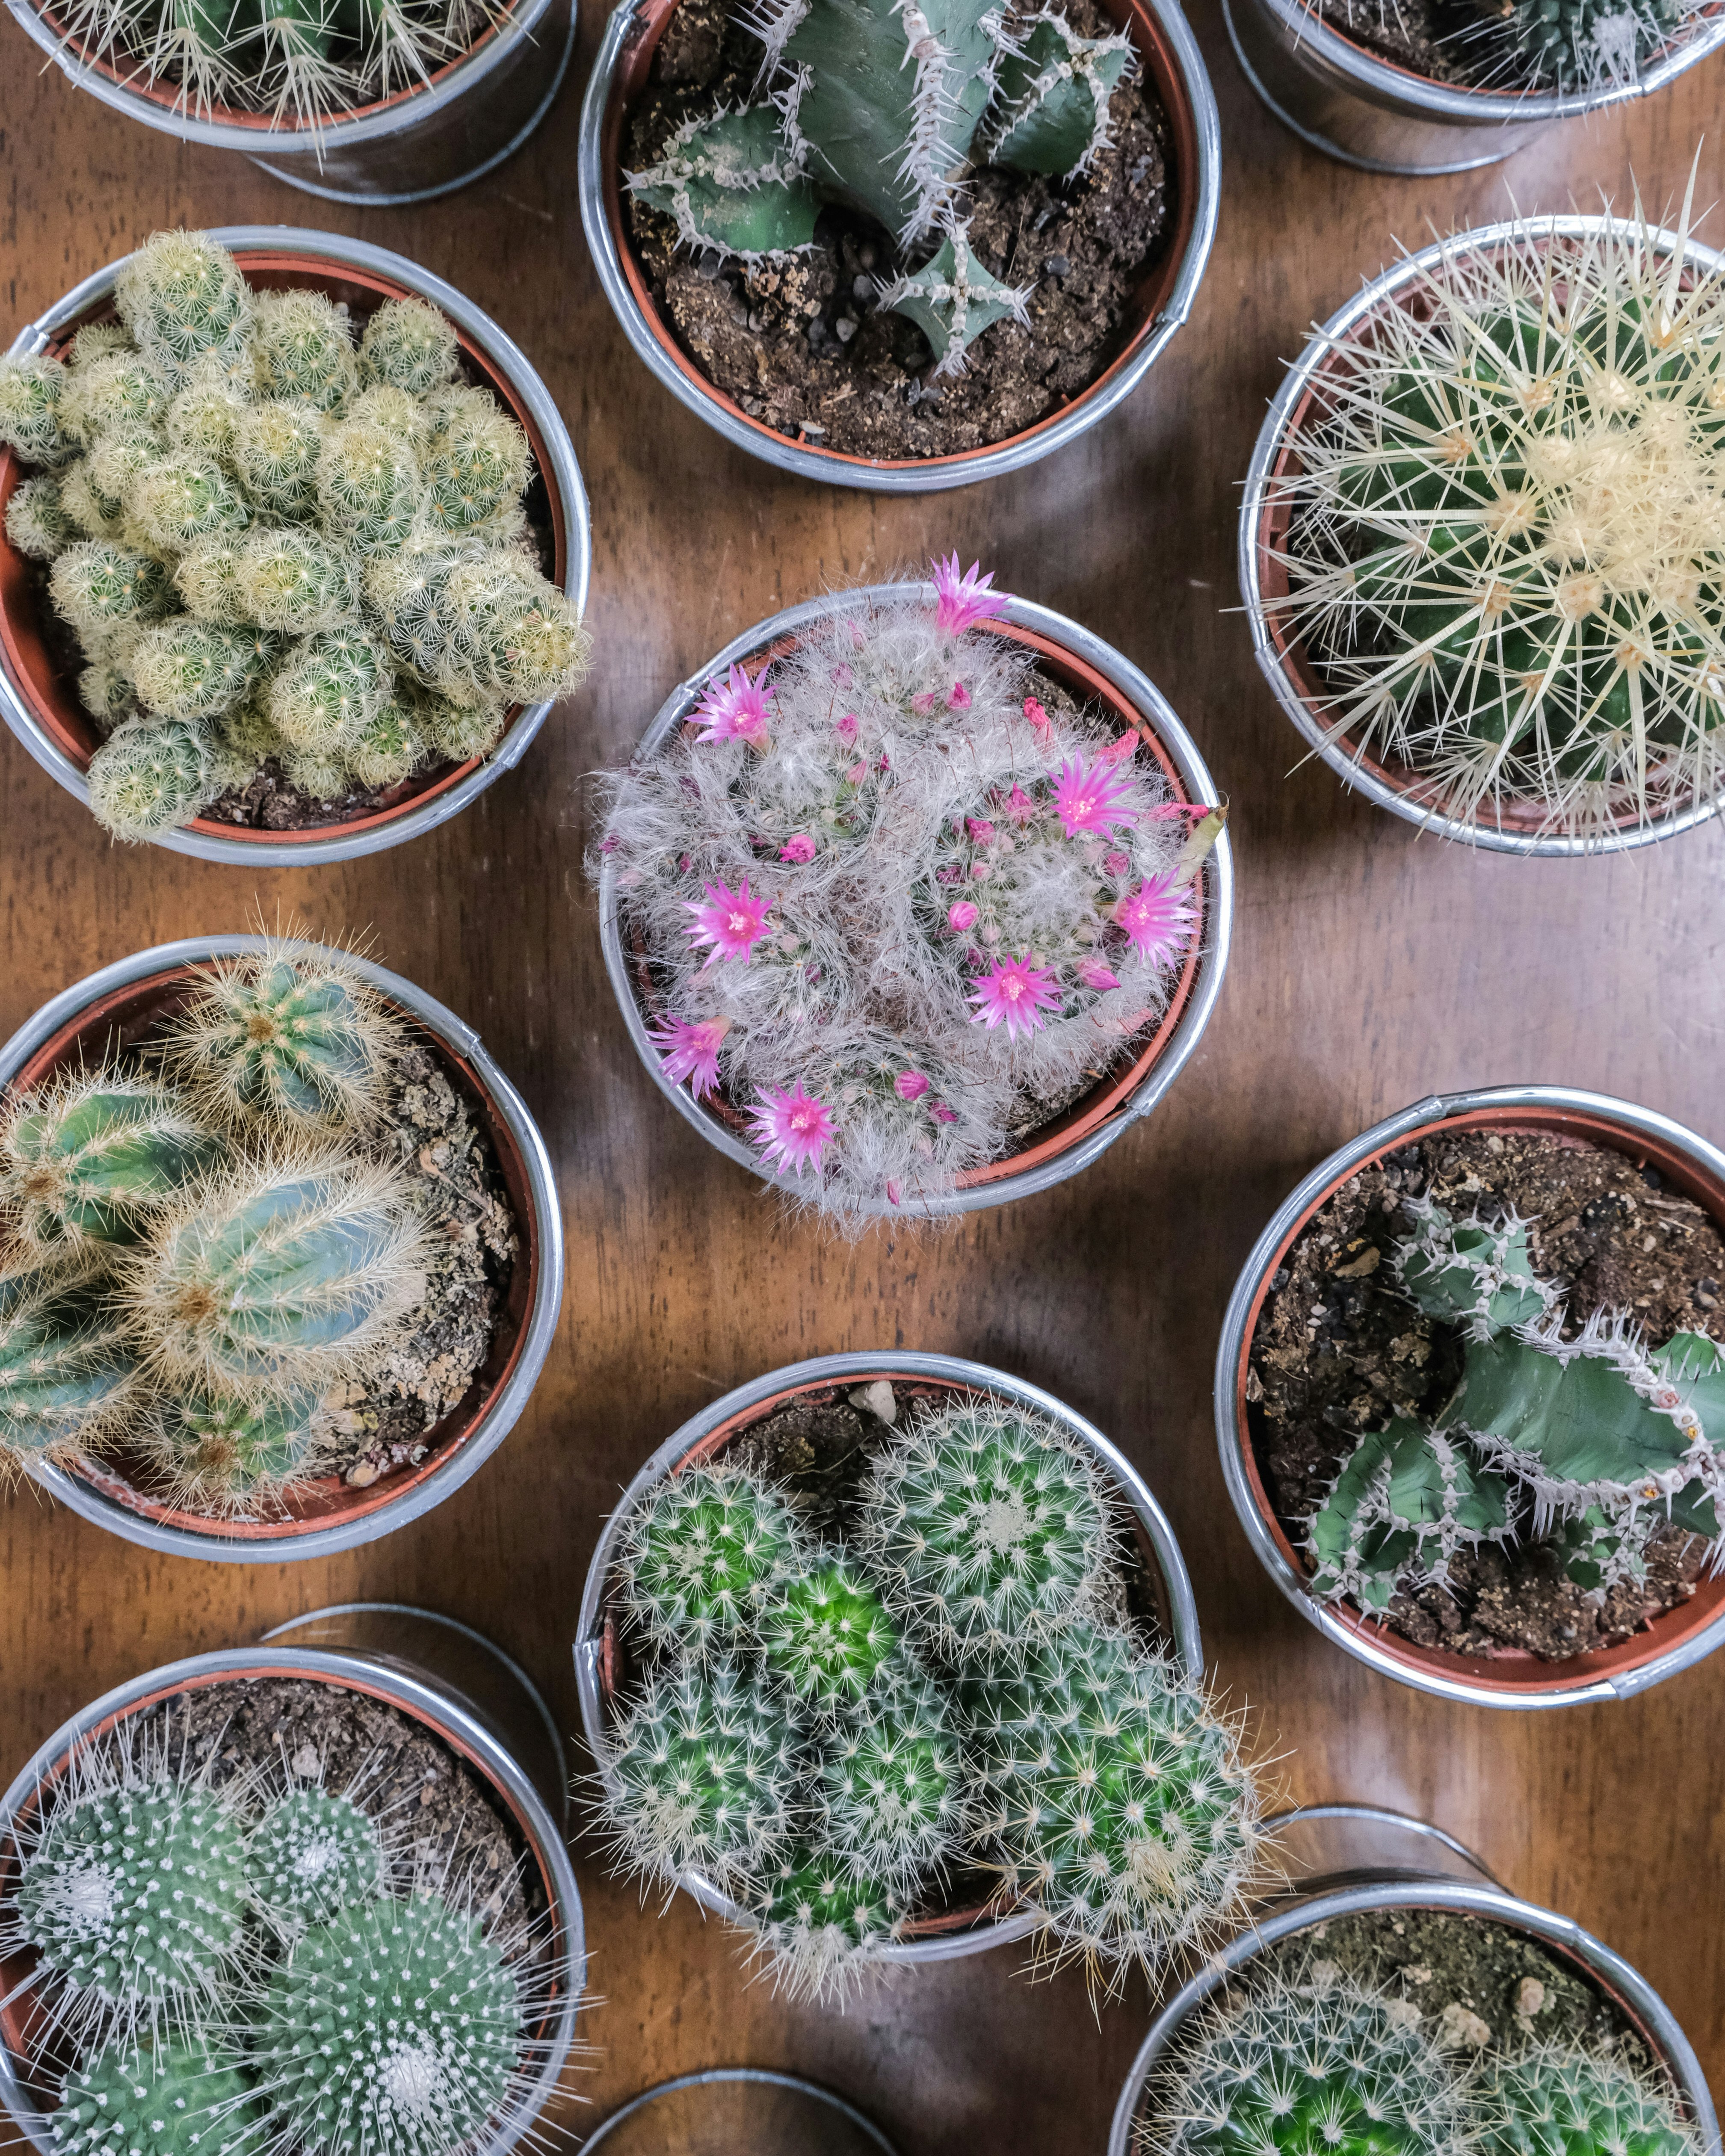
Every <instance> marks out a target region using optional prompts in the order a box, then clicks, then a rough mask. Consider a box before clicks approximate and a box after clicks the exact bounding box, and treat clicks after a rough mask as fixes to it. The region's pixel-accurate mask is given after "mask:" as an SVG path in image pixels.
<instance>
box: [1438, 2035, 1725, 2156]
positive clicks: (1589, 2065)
mask: <svg viewBox="0 0 1725 2156" xmlns="http://www.w3.org/2000/svg"><path fill="white" fill-rule="evenodd" d="M1479 2116H1480V2123H1481V2137H1480V2142H1479V2147H1480V2149H1481V2156H1695V2151H1696V2150H1697V2148H1698V2146H1699V2143H1698V2140H1697V2135H1696V2133H1695V2129H1694V2128H1693V2127H1692V2126H1691V2125H1689V2124H1688V2123H1686V2121H1685V2120H1684V2119H1682V2118H1681V2117H1679V2116H1678V2113H1677V2111H1676V2107H1675V2106H1674V2105H1673V2103H1672V2102H1671V2089H1670V2087H1669V2086H1668V2084H1667V2083H1666V2082H1665V2080H1664V2078H1663V2076H1658V2077H1656V2076H1652V2075H1649V2074H1644V2073H1637V2072H1635V2071H1632V2070H1631V2069H1630V2067H1629V2066H1626V2065H1625V2063H1624V2062H1623V2061H1621V2060H1620V2059H1614V2058H1610V2057H1609V2056H1604V2055H1603V2054H1599V2053H1593V2052H1589V2051H1579V2050H1574V2049H1571V2048H1569V2047H1568V2046H1563V2045H1553V2044H1535V2045H1532V2046H1529V2047H1528V2048H1527V2050H1526V2051H1519V2052H1517V2053H1516V2054H1515V2056H1513V2057H1511V2058H1498V2059H1496V2060H1494V2061H1492V2065H1491V2071H1490V2072H1489V2074H1488V2076H1486V2079H1485V2081H1484V2082H1483V2084H1482V2086H1481V2091H1480V2097H1479Z"/></svg>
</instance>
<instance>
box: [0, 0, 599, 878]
mask: <svg viewBox="0 0 1725 2156" xmlns="http://www.w3.org/2000/svg"><path fill="white" fill-rule="evenodd" d="M417 3H418V0H408V8H409V12H411V9H412V6H413V5H414V4H417ZM185 4H186V6H187V8H188V9H190V11H191V13H192V14H193V15H197V16H198V17H200V18H201V15H202V12H203V0H185ZM397 4H398V0H388V7H387V8H386V7H381V6H379V7H376V8H374V0H355V5H356V10H357V12H362V13H372V12H377V13H390V12H392V11H393V10H396V9H397ZM264 13H265V14H266V15H270V16H272V18H276V17H279V18H280V19H279V21H277V22H276V24H275V29H273V30H272V31H271V32H270V34H271V35H272V36H273V35H276V34H278V33H279V34H280V36H282V37H284V38H285V37H287V36H288V34H289V30H290V21H289V18H290V17H292V18H295V20H297V21H298V22H299V31H298V32H297V33H295V34H303V35H307V36H310V35H312V33H313V29H314V28H315V26H313V25H312V23H311V16H310V15H309V14H307V13H305V9H304V8H303V6H302V5H301V0H280V5H279V6H277V5H275V0H271V4H270V6H269V7H266V8H265V9H264ZM327 29H328V26H327V25H325V26H324V27H323V28H321V29H317V30H316V36H321V37H322V36H326V33H327ZM260 34H261V33H260ZM313 41H314V43H315V42H316V38H315V37H314V40H313ZM116 296H117V300H118V304H119V306H120V311H121V316H122V321H121V323H120V324H118V325H95V326H92V327H90V328H87V329H85V330H82V331H80V332H79V333H78V336H77V338H76V340H75V341H74V346H73V350H72V355H71V357H70V360H69V362H65V363H63V362H61V361H59V359H55V358H52V357H49V358H46V359H42V360H34V359H32V360H5V361H0V439H4V440H7V441H9V442H10V443H11V444H13V447H14V448H15V449H18V454H19V455H20V456H21V457H22V458H23V459H25V460H27V461H28V462H29V463H31V464H33V465H40V466H43V467H45V469H44V470H40V471H39V472H38V473H37V475H35V476H34V477H33V478H31V479H30V480H27V481H26V482H25V483H24V485H23V486H21V487H19V488H18V490H16V491H15V493H14V495H13V506H11V507H10V508H9V509H8V527H7V529H8V538H9V540H10V542H11V543H12V544H13V546H14V547H18V548H19V549H20V550H21V551H23V552H26V553H28V554H30V555H31V556H33V557H35V558H38V559H40V560H43V561H44V562H48V563H49V591H50V593H51V596H52V598H53V601H54V606H55V608H56V609H57V611H58V612H59V613H60V614H61V615H62V616H63V617H64V619H65V620H66V621H67V622H68V624H69V625H70V626H71V628H72V629H74V631H75V632H76V634H77V635H78V638H79V639H80V643H81V644H82V646H83V649H84V653H85V658H86V659H87V660H88V661H89V665H88V666H87V668H86V670H85V674H84V675H83V677H82V679H81V680H80V696H82V698H83V701H84V702H85V707H86V709H88V710H89V711H90V713H91V715H92V716H94V717H95V719H96V721H98V726H99V728H100V731H101V733H102V734H103V735H104V736H105V737H106V738H105V739H104V741H103V742H102V744H101V746H100V747H99V748H98V749H97V750H96V752H95V757H94V759H93V762H92V766H91V771H90V801H91V806H92V808H94V810H95V813H96V814H97V815H98V817H99V818H100V819H101V820H102V821H103V822H104V823H105V824H106V825H107V826H108V828H109V829H110V830H112V831H113V832H114V833H115V834H116V836H118V837H122V838H126V839H148V838H151V837H153V836H155V835H157V834H159V833H160V832H162V831H164V830H167V829H172V828H174V827H176V826H177V825H179V824H184V823H186V822H187V821H189V820H190V819H192V818H193V817H194V816H196V815H197V814H199V812H200V811H201V810H203V808H207V807H208V805H209V804H210V803H212V802H213V800H214V799H215V798H217V796H218V795H219V794H220V793H223V791H224V790H226V789H227V788H229V787H231V786H234V785H243V784H244V783H245V782H246V781H247V780H248V779H249V778H250V777H251V775H252V773H253V772H254V770H255V768H256V766H257V763H258V762H259V761H260V760H261V759H262V758H264V757H275V759H276V760H277V761H278V762H280V765H281V767H282V768H283V770H284V772H285V774H286V776H287V777H288V778H289V780H290V783H293V784H296V785H298V786H299V787H300V789H301V791H302V792H305V793H309V794H311V796H312V797H313V798H315V799H316V800H318V801H320V802H322V801H332V802H333V801H337V800H340V799H341V798H343V797H344V796H346V795H347V794H348V793H352V792H353V791H354V790H355V789H356V788H357V789H363V790H377V789H382V788H388V787H392V786H395V785H398V784H400V783H402V782H403V780H405V779H407V778H410V777H411V776H412V775H413V772H414V771H415V770H416V769H418V768H421V767H424V765H425V764H427V763H429V762H433V761H436V760H441V759H445V758H448V759H451V760H454V761H459V762H467V761H469V760H470V759H471V758H473V757H480V756H485V755H487V754H489V753H490V751H491V750H492V749H493V748H494V747H495V745H496V743H497V741H498V740H499V738H500V737H501V735H502V733H503V731H504V729H505V727H506V725H507V722H508V719H509V716H510V712H511V706H514V705H516V704H519V703H521V702H524V701H541V700H543V699H549V698H551V697H554V696H562V695H564V694H567V691H568V690H570V689H572V687H573V686H574V685H576V683H577V682H578V680H580V679H581V677H582V675H583V673H584V671H585V669H586V654H587V648H588V639H587V638H586V635H585V634H584V632H583V629H582V627H581V624H580V621H579V619H578V615H577V613H576V611H575V609H574V608H573V607H572V605H571V603H569V601H568V599H567V597H566V596H565V595H564V594H563V593H562V592H561V591H559V590H558V589H557V588H556V587H555V586H554V585H552V584H551V583H548V582H547V580H546V578H545V577H542V575H540V573H539V572H538V570H537V569H536V567H534V565H533V562H532V560H531V545H530V544H528V542H527V526H526V512H525V511H524V510H523V508H522V506H521V498H522V496H523V495H524V493H525V492H526V488H527V486H528V485H529V482H530V480H531V476H532V459H531V450H530V446H529V443H528V439H527V437H526V434H525V433H524V432H523V430H522V429H521V427H519V426H518V425H517V424H516V422H515V420H514V419H513V418H511V417H510V416H509V415H508V414H507V413H506V412H505V411H504V410H503V409H502V408H501V406H500V405H499V404H498V403H497V401H496V399H495V398H494V397H493V396H492V395H491V394H490V392H489V391H488V390H485V389H480V388H473V387H471V386H470V385H468V384H466V383H465V382H459V381H458V380H456V379H455V378H454V377H455V376H456V374H457V372H458V369H459V341H458V340H457V338H456V335H455V331H454V328H453V326H451V325H450V324H449V323H448V322H446V321H444V319H443V317H442V316H440V315H439V314H438V312H437V311H436V310H435V309H434V308H432V307H429V306H428V305H425V304H424V302H423V301H420V300H386V301H384V302H383V304H382V305H381V306H380V307H379V308H377V311H376V312H375V313H374V314H373V315H372V317H371V318H370V320H369V321H367V324H366V325H365V327H364V329H363V331H362V332H361V333H360V335H359V339H358V343H357V346H356V343H355V329H356V324H355V322H354V321H353V320H352V318H351V317H350V316H349V315H348V314H347V311H346V310H345V309H343V308H338V307H336V305H334V304H333V303H332V302H331V300H329V299H327V298H326V296H325V295H323V294H321V293H319V292H314V291H263V292H258V293H254V292H253V291H252V290H250V288H249V285H247V283H246V280H245V279H244V276H243V275H241V273H240V270H239V266H238V265H237V264H236V263H235V262H234V259H233V257H232V256H231V255H229V254H228V253H227V252H226V251H225V249H223V248H221V247H219V246H218V245H217V244H216V243H215V242H214V241H213V240H212V239H209V238H208V235H205V234H191V233H177V232H168V233H158V234H156V235H155V237H154V238H153V239H151V240H149V241H148V242H146V244H145V245H144V246H143V247H141V249H139V250H138V252H137V253H136V255H134V256H133V257H131V259H130V260H129V261H128V263H127V264H126V267H125V269H124V270H123V271H122V273H121V279H120V281H119V287H118V291H117V295H116ZM397 555H403V556H405V557H407V565H406V567H405V569H404V571H403V573H401V574H400V575H398V576H397V577H395V578H394V579H393V581H391V579H390V578H389V577H388V576H387V575H385V574H383V573H382V572H383V571H384V570H385V569H386V568H387V567H388V563H389V562H390V560H391V558H392V557H395V556H397ZM422 569H423V570H424V571H425V572H426V573H425V574H424V575H423V576H419V575H418V572H419V571H420V570H422ZM247 706H255V707H256V710H255V711H254V713H253V714H252V715H251V716H250V717H249V718H248V719H247V721H245V722H244V724H241V723H237V721H239V716H240V714H241V713H242V712H243V711H244V710H245V707H247ZM424 711H435V713H436V714H437V715H438V716H439V717H445V716H446V717H447V723H444V724H442V725H439V724H430V723H426V722H425V721H424V716H423V712H424ZM146 716H147V717H148V718H150V719H153V720H156V721H175V722H177V723H175V724H173V725H167V724H158V725H151V726H141V725H140V724H139V721H141V720H142V719H143V718H145V717H146ZM258 716H267V718H268V721H269V725H270V731H268V732H267V733H265V732H264V731H263V730H262V729H261V728H260V727H259V726H258V725H257V723H256V719H257V717H258ZM242 737H244V739H245V740H246V741H247V742H249V748H248V749H247V750H246V751H244V752H242V751H241V750H240V749H239V748H238V747H236V746H235V744H236V742H239V740H240V739H241V738H242Z"/></svg>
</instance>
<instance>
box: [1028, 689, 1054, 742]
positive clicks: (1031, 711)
mask: <svg viewBox="0 0 1725 2156" xmlns="http://www.w3.org/2000/svg"><path fill="white" fill-rule="evenodd" d="M1024 716H1025V717H1026V718H1027V719H1028V720H1029V721H1030V723H1031V725H1032V726H1034V727H1035V729H1036V731H1037V732H1038V733H1040V734H1044V733H1046V732H1048V731H1049V730H1050V727H1051V726H1052V725H1053V723H1054V721H1052V720H1051V719H1050V717H1049V716H1048V713H1047V712H1046V711H1044V710H1043V708H1042V706H1041V705H1040V704H1039V703H1038V702H1037V701H1036V699H1035V698H1034V696H1026V697H1025V699H1024Z"/></svg>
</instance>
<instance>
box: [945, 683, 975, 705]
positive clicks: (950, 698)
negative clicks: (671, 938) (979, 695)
mask: <svg viewBox="0 0 1725 2156" xmlns="http://www.w3.org/2000/svg"><path fill="white" fill-rule="evenodd" d="M969 709H970V691H969V690H968V689H967V688H966V687H965V685H964V684H963V682H962V681H955V682H954V683H953V684H952V687H951V688H950V689H948V690H947V710H948V711H968V710H969Z"/></svg>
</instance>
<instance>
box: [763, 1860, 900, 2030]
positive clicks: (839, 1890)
mask: <svg viewBox="0 0 1725 2156" xmlns="http://www.w3.org/2000/svg"><path fill="white" fill-rule="evenodd" d="M744 1891H745V1892H746V1894H747V1907H748V1910H749V1913H750V1917H751V1919H752V1922H753V1924H754V1926H755V1928H756V1931H757V1952H758V1953H760V1954H761V1955H762V1957H763V1958H765V1959H766V1961H767V1963H768V1967H769V1969H770V1970H771V1973H772V1974H773V1977H774V1979H776V1980H777V1981H778V1983H779V1984H781V1985H782V1986H783V1988H784V1989H785V1990H787V1991H788V1993H789V1994H791V1995H792V1996H793V1997H797V1996H798V1995H809V1996H813V1997H815V1998H824V1997H827V1996H831V1995H834V1994H838V1993H839V1992H841V1991H842V1990H843V1989H844V1987H845V1984H847V1982H849V1981H850V1979H851V1978H852V1977H854V1976H855V1975H857V1974H860V1972H861V1971H862V1970H863V1969H865V1968H866V1967H868V1966H869V1964H870V1962H871V1960H872V1959H873V1958H874V1957H875V1955H876V1954H877V1953H879V1951H880V1948H882V1947H884V1946H888V1945H891V1943H893V1941H895V1940H896V1938H899V1936H900V1934H901V1930H902V1927H903V1924H904V1920H905V1917H906V1915H907V1914H908V1910H907V1908H906V1903H905V1900H904V1897H903V1896H902V1895H901V1893H899V1892H897V1890H896V1888H894V1887H893V1886H890V1885H889V1884H887V1883H886V1881H883V1880H880V1879H873V1878H870V1877H869V1876H867V1875H866V1874H865V1873H863V1872H860V1871H857V1870H855V1868H854V1867H853V1866H850V1865H848V1864H846V1863H845V1862H844V1861H842V1860H841V1859H840V1858H839V1857H837V1856H834V1854H833V1853H832V1852H831V1851H827V1850H822V1849H819V1848H818V1847H816V1846H815V1845H814V1844H812V1843H809V1842H795V1843H793V1844H792V1845H791V1846H790V1848H788V1850H787V1851H785V1852H784V1854H783V1856H781V1857H780V1858H779V1860H778V1862H777V1863H775V1864H773V1865H772V1866H769V1867H768V1870H767V1871H766V1874H765V1876H764V1878H763V1880H762V1882H761V1883H760V1884H759V1885H757V1886H750V1887H748V1888H747V1889H745V1890H744Z"/></svg>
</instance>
